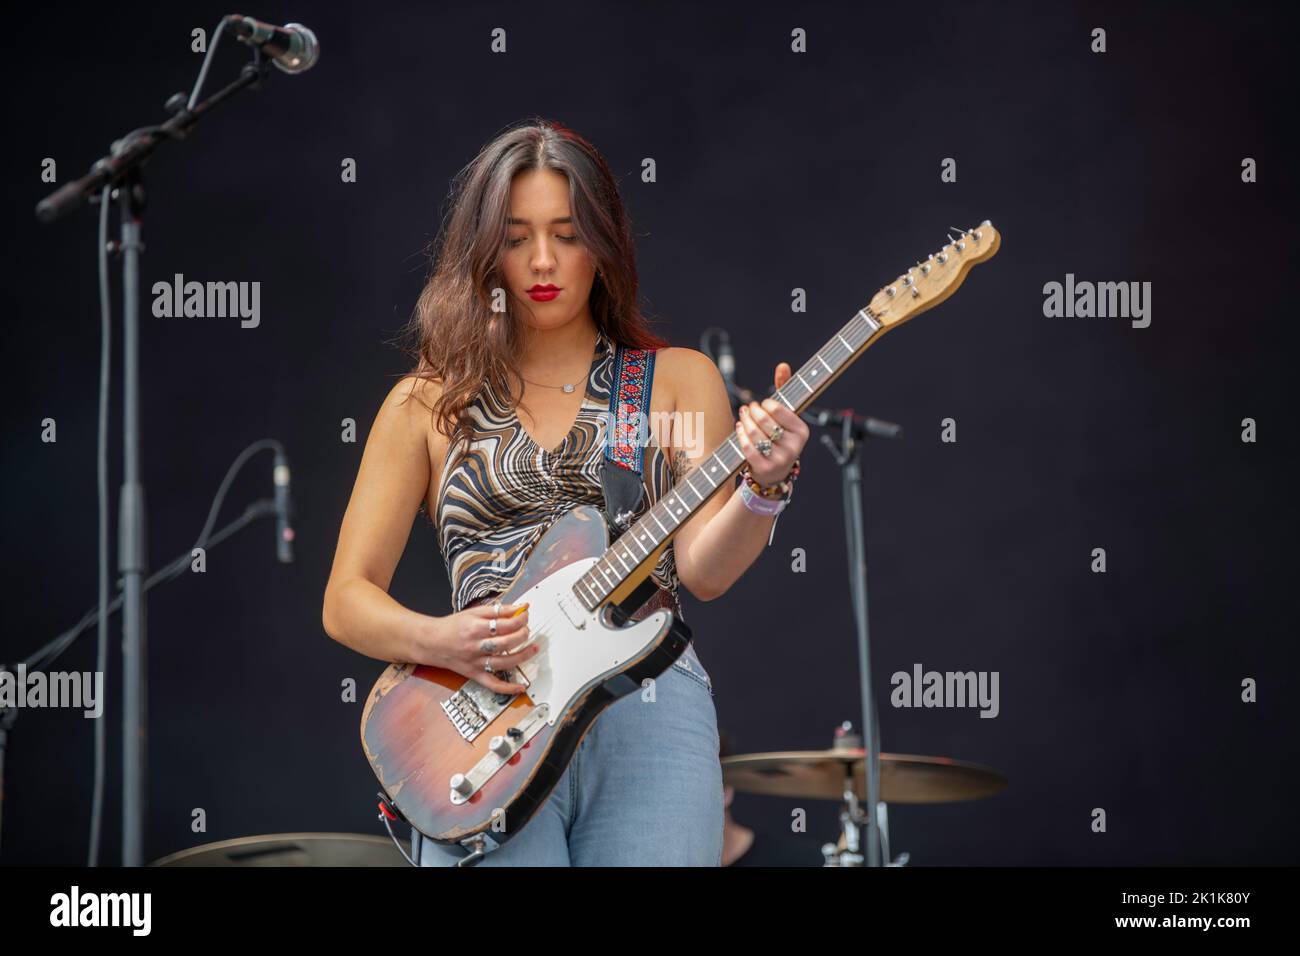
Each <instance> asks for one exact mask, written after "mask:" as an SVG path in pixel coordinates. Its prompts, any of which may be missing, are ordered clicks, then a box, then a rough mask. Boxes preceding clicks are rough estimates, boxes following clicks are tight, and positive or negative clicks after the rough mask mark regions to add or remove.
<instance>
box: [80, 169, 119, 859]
mask: <svg viewBox="0 0 1300 956" xmlns="http://www.w3.org/2000/svg"><path fill="white" fill-rule="evenodd" d="M111 192H112V190H111V189H110V187H108V186H105V187H104V188H103V189H102V190H101V191H100V194H99V339H100V344H99V426H98V438H97V439H96V446H95V448H96V450H95V486H96V496H97V498H98V500H99V628H98V632H99V633H98V642H97V643H98V650H97V651H96V653H95V669H96V670H97V671H99V673H101V674H103V675H104V685H105V686H107V684H108V615H107V614H106V613H104V611H105V608H106V607H107V606H108V380H109V376H110V374H111V370H112V351H113V349H112V345H113V322H112V309H111V307H110V305H109V301H108V297H109V287H108V204H109V196H110V194H111ZM104 724H105V721H103V720H102V719H101V720H97V721H95V784H94V795H93V796H92V797H91V801H90V852H89V854H88V859H87V861H86V865H87V866H91V867H94V866H99V836H100V828H101V824H102V822H103V817H104V762H105V759H104V753H105V747H106V744H105V735H106V733H107V731H106V730H105V727H104Z"/></svg>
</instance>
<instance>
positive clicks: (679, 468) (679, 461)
mask: <svg viewBox="0 0 1300 956" xmlns="http://www.w3.org/2000/svg"><path fill="white" fill-rule="evenodd" d="M692 470H693V466H692V465H691V459H690V457H689V456H688V455H687V454H686V452H684V451H680V450H679V451H676V452H674V453H673V481H674V482H678V481H681V480H682V479H683V478H685V477H686V476H687V475H688V474H690V473H691V471H692Z"/></svg>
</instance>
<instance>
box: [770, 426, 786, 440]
mask: <svg viewBox="0 0 1300 956" xmlns="http://www.w3.org/2000/svg"><path fill="white" fill-rule="evenodd" d="M784 434H785V429H784V428H782V427H781V426H780V425H777V426H776V429H775V430H774V431H773V432H772V434H770V435H768V436H767V437H768V438H770V439H772V441H780V440H781V436H782V435H784Z"/></svg>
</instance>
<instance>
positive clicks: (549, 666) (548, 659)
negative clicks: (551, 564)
mask: <svg viewBox="0 0 1300 956" xmlns="http://www.w3.org/2000/svg"><path fill="white" fill-rule="evenodd" d="M596 561H597V559H596V558H585V559H583V560H581V561H575V562H574V563H573V564H570V565H566V566H565V567H563V568H560V569H559V570H558V571H556V572H555V573H554V574H552V575H550V576H549V577H547V578H546V579H545V580H543V581H541V582H539V583H538V584H537V585H536V586H535V587H533V588H531V589H530V590H528V591H526V592H525V593H523V594H522V595H519V596H518V597H516V598H515V601H516V602H523V601H527V602H528V620H529V627H530V628H531V630H532V635H531V640H533V641H537V642H539V643H540V644H541V646H542V650H541V653H540V654H538V655H537V656H536V657H534V658H533V659H532V660H530V661H527V662H525V663H524V664H521V665H520V666H519V667H518V668H517V670H519V671H520V672H522V674H523V675H524V677H525V678H526V679H527V681H528V690H527V696H528V697H529V699H530V700H532V702H533V703H534V704H535V705H539V704H547V705H549V707H548V710H549V714H550V716H549V718H548V721H547V722H548V723H550V724H552V725H553V724H554V723H555V722H556V720H558V719H559V718H560V717H561V716H562V715H563V714H564V713H565V711H566V710H567V709H568V708H569V706H570V705H571V704H572V703H573V702H574V700H575V699H576V698H577V696H578V692H579V691H580V690H581V689H582V688H583V687H585V686H586V685H587V684H588V683H590V682H591V681H592V680H593V679H595V678H597V677H600V676H601V675H603V674H606V673H608V672H609V671H612V670H614V669H615V668H617V667H618V666H619V665H620V664H622V663H623V662H625V661H627V660H628V659H629V658H633V657H637V656H639V655H640V653H641V652H642V651H643V650H645V648H646V647H648V646H649V645H650V644H651V643H652V642H653V641H654V639H655V637H656V636H657V635H658V634H659V632H660V631H661V630H663V628H664V626H665V625H666V624H667V623H668V619H669V614H670V612H668V611H666V610H662V609H661V610H658V611H655V612H654V613H652V614H649V615H647V616H646V617H645V619H644V620H641V621H637V622H636V623H634V624H630V625H628V626H627V627H623V628H611V627H607V626H605V624H603V623H602V622H601V620H600V617H599V614H598V613H596V612H592V611H588V610H587V609H586V608H585V607H583V606H582V603H581V602H580V601H579V600H578V599H577V597H576V596H575V595H574V594H573V591H572V590H571V589H572V587H573V584H574V582H576V581H577V580H578V578H580V577H581V576H582V575H583V574H584V573H586V571H587V570H588V569H589V568H590V567H591V566H592V565H593V564H595V563H596ZM519 646H520V645H518V644H516V645H513V646H512V647H510V648H509V649H510V650H514V649H516V648H517V647H519Z"/></svg>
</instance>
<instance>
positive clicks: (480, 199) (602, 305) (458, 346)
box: [404, 117, 669, 461]
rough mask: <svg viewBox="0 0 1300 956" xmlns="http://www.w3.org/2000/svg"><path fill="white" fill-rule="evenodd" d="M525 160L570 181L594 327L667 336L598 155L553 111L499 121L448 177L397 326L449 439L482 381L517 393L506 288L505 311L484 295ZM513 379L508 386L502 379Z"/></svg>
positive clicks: (497, 273)
mask: <svg viewBox="0 0 1300 956" xmlns="http://www.w3.org/2000/svg"><path fill="white" fill-rule="evenodd" d="M534 169H553V170H556V171H557V172H559V173H562V174H563V175H564V176H565V177H566V178H567V179H568V181H569V205H570V214H571V215H572V216H573V228H574V230H575V233H576V235H577V236H578V239H579V241H580V242H581V243H582V245H583V246H584V247H585V248H586V250H587V252H588V253H589V254H590V255H591V257H592V259H593V260H594V262H595V265H596V269H597V276H596V279H595V281H594V282H593V284H592V287H591V299H590V305H591V315H592V319H593V320H594V322H595V324H596V328H597V329H599V330H600V331H602V332H604V333H605V335H607V336H608V337H609V338H610V339H611V340H612V341H614V342H615V343H618V344H621V345H623V346H625V347H627V348H637V349H658V348H663V347H664V346H666V345H668V344H669V343H668V341H667V340H666V339H663V338H660V337H659V336H657V335H655V334H654V333H652V332H650V331H649V329H648V328H647V324H646V322H647V320H646V318H645V316H644V315H643V314H642V313H641V310H640V307H639V305H638V302H637V270H636V250H635V248H634V247H633V243H632V229H631V223H630V222H629V219H628V215H627V211H626V210H625V209H624V206H623V200H622V198H621V197H620V196H619V192H618V185H617V183H616V181H615V179H614V176H613V174H612V173H611V172H610V169H609V166H608V165H607V164H606V162H605V160H604V158H603V157H602V156H601V155H600V153H599V152H597V151H596V148H595V147H594V146H592V145H591V143H589V142H587V140H585V139H583V138H582V137H581V136H579V135H578V134H577V133H575V132H574V131H573V130H571V129H568V128H567V127H565V126H564V125H562V124H561V123H557V122H555V121H552V120H544V119H542V118H540V117H533V118H531V119H528V120H524V121H522V122H519V123H517V124H515V125H513V126H511V127H508V128H507V129H506V130H505V131H504V132H502V133H500V134H499V135H498V136H496V137H495V138H494V139H493V140H492V141H491V142H489V143H488V144H487V145H486V146H484V147H483V149H482V150H480V151H479V154H478V155H477V156H476V157H474V159H473V160H472V161H471V162H470V163H469V165H467V166H466V167H465V168H464V169H462V170H461V171H460V172H459V173H457V174H456V176H455V177H454V179H453V180H452V188H451V191H450V195H449V205H450V210H449V213H448V214H446V215H445V216H444V220H443V221H444V228H443V231H442V234H441V235H440V236H439V237H438V238H436V239H435V240H434V241H433V243H432V244H431V247H430V250H429V258H430V263H431V267H430V272H429V278H428V281H427V282H426V283H425V286H424V289H423V291H421V293H420V297H419V299H418V300H417V302H416V305H415V310H414V314H413V315H412V317H411V321H410V322H409V323H408V325H407V326H406V328H405V330H404V331H405V333H406V335H407V336H408V337H409V338H410V339H412V340H413V342H414V344H413V345H412V346H409V347H408V348H407V351H408V352H409V353H410V354H411V356H412V359H413V361H414V362H415V368H414V369H413V370H412V371H411V372H410V373H408V374H410V375H415V376H416V377H418V378H422V379H437V380H440V381H441V383H442V394H441V395H440V396H439V398H438V399H437V401H436V402H435V403H434V405H433V406H431V411H432V415H433V421H434V425H435V427H437V428H438V430H439V431H440V432H441V433H442V434H444V435H447V436H448V437H449V438H450V439H451V440H452V442H453V444H454V443H456V442H458V441H459V440H460V439H465V440H466V441H468V440H470V439H471V438H472V437H473V427H472V425H471V423H470V421H469V419H468V418H467V416H466V415H465V414H464V412H465V409H466V408H467V407H468V406H469V405H470V403H472V402H473V401H474V399H475V397H476V396H477V395H478V393H479V390H480V389H482V388H483V387H484V384H485V383H489V382H490V383H491V384H492V387H493V390H494V391H495V392H496V393H497V394H504V395H513V394H516V393H518V394H522V393H523V377H522V376H521V375H520V373H519V368H518V365H517V363H516V360H515V356H516V353H517V351H518V348H519V346H520V345H521V344H522V342H523V334H522V332H521V330H520V327H519V322H520V321H521V320H520V319H518V318H517V317H516V315H515V311H514V305H513V303H511V301H510V299H509V297H507V306H506V311H505V312H504V313H496V312H493V311H492V309H491V302H492V290H493V289H494V288H497V287H504V286H505V280H504V276H503V273H502V271H501V256H502V252H503V250H504V247H505V240H506V232H507V230H506V225H507V223H506V219H507V218H508V216H509V214H510V184H511V182H512V181H513V180H514V177H515V176H516V175H517V174H519V173H521V172H526V171H529V170H534ZM515 379H517V380H518V388H517V389H514V388H511V387H510V386H511V382H512V381H513V380H515ZM462 454H463V452H462ZM457 460H458V461H459V456H458V459H457Z"/></svg>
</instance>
